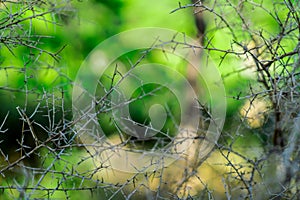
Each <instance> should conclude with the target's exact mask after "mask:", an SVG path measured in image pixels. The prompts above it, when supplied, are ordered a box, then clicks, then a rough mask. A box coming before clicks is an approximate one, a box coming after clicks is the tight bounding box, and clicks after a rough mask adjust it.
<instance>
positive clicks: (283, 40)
mask: <svg viewBox="0 0 300 200" xmlns="http://www.w3.org/2000/svg"><path fill="white" fill-rule="evenodd" d="M299 8H300V5H299V2H298V1H292V0H287V1H274V0H260V1H243V0H239V1H238V0H236V1H235V0H221V1H204V2H201V1H194V2H190V1H187V0H180V1H172V0H164V1H158V0H153V1H133V0H127V1H122V0H113V1H108V0H107V1H105V0H98V1H97V0H91V1H68V0H58V1H55V2H50V1H49V2H48V1H35V0H33V1H18V0H16V1H0V33H1V35H0V105H1V106H0V174H1V176H0V188H1V191H0V198H1V199H34V198H37V199H44V198H45V199H66V198H67V199H79V198H82V197H83V195H84V196H85V197H86V198H90V199H281V198H286V199H292V198H297V196H298V195H299V189H300V188H299V180H300V179H299V178H300V174H299V170H298V169H299V147H298V146H299V137H298V136H299V134H300V128H299V124H300V120H299V116H300V115H299V113H300V105H299V104H300V101H299V100H300V98H299V97H300V96H299V92H300V88H299V85H300V84H299V77H300V75H299V74H300V70H299V56H300V53H299V51H300V50H299V35H300V33H299V31H300V28H299V27H300V25H299V14H300V13H299ZM199 19H201V20H203V22H204V23H205V25H204V24H203V27H202V28H203V30H200V29H201V28H200V29H199ZM201 22H202V21H201ZM197 25H198V26H197ZM143 27H161V28H168V29H172V30H176V31H178V32H179V33H180V34H182V33H184V34H185V35H186V36H188V37H191V38H194V39H195V40H196V41H199V43H198V48H196V53H198V55H199V62H198V67H199V68H201V67H203V68H205V67H210V66H214V67H216V68H217V69H218V71H219V73H220V75H221V77H222V80H223V83H224V87H225V96H220V97H219V98H220V99H213V100H212V99H210V97H211V95H210V94H209V92H213V91H208V89H207V88H206V86H205V84H204V83H203V79H202V78H201V77H193V75H191V73H190V72H189V67H190V66H189V63H187V62H186V61H185V60H183V59H182V58H178V57H177V56H175V55H173V54H172V53H165V52H161V51H151V52H149V53H148V54H147V55H146V56H145V58H143V61H142V62H141V63H142V64H143V63H160V64H166V65H168V66H172V67H173V68H174V69H175V70H176V71H177V72H179V73H180V74H182V75H183V76H185V77H186V78H187V80H188V81H189V82H190V83H191V85H192V86H193V87H194V89H195V90H196V91H197V93H198V98H199V101H200V105H201V108H199V109H200V110H201V117H200V118H199V133H197V134H199V137H201V136H202V135H203V133H205V131H206V130H207V120H208V121H209V120H210V111H211V110H212V109H213V106H215V105H217V104H218V103H217V102H218V101H221V100H222V99H225V100H226V102H227V104H226V119H225V123H224V127H222V128H223V129H222V130H220V133H221V136H220V138H219V141H218V142H217V144H216V146H215V148H214V150H213V151H212V152H211V153H210V154H209V155H208V156H207V158H206V159H202V160H200V161H199V160H197V159H195V158H194V157H193V156H190V157H189V156H186V157H185V159H183V160H182V161H181V160H180V161H178V162H175V163H174V164H173V165H170V166H169V167H167V168H164V169H158V170H152V171H151V172H140V173H123V172H120V171H115V170H111V169H107V168H109V167H107V166H105V165H107V163H105V164H104V165H102V163H95V160H94V159H93V156H94V154H93V153H91V152H93V150H94V151H97V150H95V149H93V150H91V149H90V148H89V147H88V146H87V145H85V144H84V143H83V142H82V141H80V138H78V137H77V132H76V129H75V128H74V125H75V124H76V122H74V121H73V119H72V90H73V83H74V81H75V79H76V76H77V72H78V70H79V68H80V67H81V65H82V63H83V62H84V61H85V59H86V58H87V57H88V55H89V54H90V53H91V52H92V50H93V49H94V48H95V47H96V46H97V45H99V44H101V42H103V41H105V40H106V39H107V38H110V37H112V36H114V35H116V34H118V33H120V32H122V31H126V30H130V29H134V28H143ZM201 31H204V32H201ZM171 39H172V38H170V40H171ZM136 40H137V41H138V40H139V38H136ZM126 42H128V41H124V43H120V44H119V45H120V46H119V47H118V46H116V47H115V48H125V47H124V46H122V45H125V44H126ZM135 42H136V41H135ZM186 48H190V47H188V46H187V47H186ZM107 51H108V52H109V53H110V54H111V53H113V51H114V49H108V50H107ZM191 51H192V50H191ZM141 52H142V51H139V50H136V51H131V52H129V53H126V54H125V55H122V56H121V57H119V58H118V60H116V61H114V63H111V65H110V67H109V68H107V70H106V71H105V73H104V74H105V75H104V76H103V77H101V79H100V80H99V86H98V88H97V92H96V94H97V98H98V99H100V98H101V97H102V96H105V95H107V94H108V96H109V93H108V92H107V91H109V90H110V89H111V87H112V85H115V84H116V83H117V82H118V81H120V80H121V79H122V75H124V74H126V73H127V72H129V71H130V69H131V68H132V66H133V65H134V63H137V62H138V60H139V59H140V58H141V55H142V54H141ZM101 53H102V54H101V56H102V57H104V58H105V56H106V55H105V54H106V52H101ZM165 56H166V57H167V58H165ZM208 57H209V59H208ZM208 60H209V61H208ZM116 66H118V70H119V71H118V73H117V74H115V75H114V73H115V72H116V71H115V69H116ZM211 76H212V78H213V77H214V75H211ZM163 77H164V78H165V80H169V81H174V79H175V78H176V77H172V76H171V73H170V74H164V76H163ZM160 87H161V86H159V85H155V84H148V85H145V86H143V87H141V88H139V89H137V90H135V91H134V93H133V94H132V96H131V98H132V99H133V101H132V102H131V103H129V107H130V115H131V118H132V120H134V121H135V122H137V123H140V124H142V125H149V124H150V116H149V113H148V111H149V108H150V107H151V105H154V104H161V105H164V106H166V108H168V109H169V111H168V112H167V118H166V122H165V124H164V126H163V128H162V129H161V130H159V131H160V133H159V134H158V135H157V137H156V138H155V139H154V140H142V141H137V140H136V139H137V138H134V137H131V136H128V135H126V134H124V133H121V131H120V130H119V129H118V126H117V125H116V123H115V122H114V120H113V115H112V105H109V104H106V102H105V101H103V102H100V104H99V106H98V107H97V110H98V116H97V121H98V122H99V124H100V125H101V127H102V129H103V131H104V133H105V136H106V137H108V138H110V139H111V142H112V143H113V144H119V143H122V142H123V143H124V141H123V140H125V141H127V142H126V144H125V146H126V148H128V149H131V148H134V149H137V150H149V149H152V150H153V149H155V148H162V147H164V146H165V145H166V144H168V143H170V142H171V141H172V138H173V137H175V136H176V134H177V131H178V127H177V126H176V125H177V124H178V123H180V121H181V120H183V119H180V114H181V113H180V112H181V111H180V105H179V103H178V100H176V96H175V95H174V94H173V93H172V92H170V90H168V88H160ZM148 94H151V95H148ZM108 98H110V97H108ZM101 103H103V104H101ZM202 103H203V105H202ZM105 106H106V107H107V109H103V108H104V107H105ZM106 107H105V108H106ZM120 135H121V136H120ZM120 138H121V139H120ZM138 139H139V138H138ZM197 144H198V143H197ZM197 144H196V145H194V146H193V147H192V148H190V149H189V151H191V152H190V154H191V155H194V154H195V155H196V154H197V153H195V152H197V147H198V146H197ZM94 148H96V147H94ZM94 153H95V152H94ZM194 159H195V160H194ZM187 161H188V162H193V164H191V165H189V164H186V163H187ZM96 162H97V161H96ZM120 165H122V163H120Z"/></svg>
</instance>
